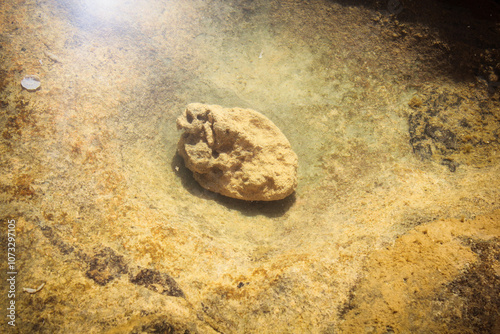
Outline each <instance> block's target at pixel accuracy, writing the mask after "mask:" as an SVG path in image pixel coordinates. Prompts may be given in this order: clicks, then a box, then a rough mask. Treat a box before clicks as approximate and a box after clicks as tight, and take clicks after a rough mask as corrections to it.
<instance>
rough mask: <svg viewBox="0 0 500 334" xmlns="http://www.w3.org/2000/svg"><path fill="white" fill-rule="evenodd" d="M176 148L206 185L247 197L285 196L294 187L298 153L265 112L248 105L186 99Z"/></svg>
mask: <svg viewBox="0 0 500 334" xmlns="http://www.w3.org/2000/svg"><path fill="white" fill-rule="evenodd" d="M177 128H178V129H179V130H181V129H182V130H184V133H183V134H182V135H181V138H180V140H179V143H178V147H177V150H178V152H179V154H180V155H181V156H182V157H183V158H184V162H185V164H186V167H187V168H189V169H190V170H191V171H192V172H193V175H194V178H195V179H196V181H198V183H199V184H200V185H201V186H202V187H203V188H205V189H208V190H211V191H214V192H217V193H220V194H222V195H225V196H228V197H232V198H238V199H243V200H248V201H273V200H279V199H283V198H285V197H287V196H288V195H290V194H291V193H293V191H294V190H295V188H296V186H297V155H296V154H295V153H294V152H293V151H292V148H291V146H290V143H289V142H288V140H287V139H286V137H285V135H284V134H283V133H282V132H281V131H280V130H279V129H278V128H277V127H276V125H274V123H273V122H271V121H270V120H269V119H268V118H267V117H265V116H264V115H262V114H260V113H258V112H257V111H254V110H251V109H241V108H223V107H221V106H217V105H205V104H200V103H192V104H189V105H188V106H187V108H186V110H185V111H184V113H183V115H182V116H180V117H179V118H178V119H177Z"/></svg>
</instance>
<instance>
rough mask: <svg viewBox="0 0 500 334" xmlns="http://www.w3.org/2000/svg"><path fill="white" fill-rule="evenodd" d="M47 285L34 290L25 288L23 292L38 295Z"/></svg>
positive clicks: (41, 285)
mask: <svg viewBox="0 0 500 334" xmlns="http://www.w3.org/2000/svg"><path fill="white" fill-rule="evenodd" d="M44 285H45V282H44V283H42V284H40V286H39V287H38V288H36V289H32V288H23V291H24V292H27V293H37V292H38V291H40V290H42V288H43V287H44Z"/></svg>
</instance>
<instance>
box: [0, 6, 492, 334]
mask: <svg viewBox="0 0 500 334" xmlns="http://www.w3.org/2000/svg"><path fill="white" fill-rule="evenodd" d="M393 5H394V4H393ZM0 8H1V9H2V11H1V13H2V19H3V20H2V23H1V24H2V31H3V32H2V34H1V40H0V42H1V46H2V49H1V50H2V62H3V64H4V66H3V70H2V72H1V87H2V93H1V94H2V95H1V98H2V101H1V104H0V106H1V108H2V109H1V110H2V116H1V117H2V118H1V122H2V125H3V130H2V131H3V137H2V146H1V147H2V171H3V173H2V179H1V184H2V190H3V191H2V201H3V202H2V212H4V218H3V220H5V221H7V220H9V219H10V220H16V222H17V240H18V247H17V248H16V252H17V254H18V257H17V266H18V267H19V268H22V270H21V269H20V270H19V274H18V276H17V279H18V282H19V283H18V289H20V287H22V286H25V287H28V286H29V287H33V288H34V287H37V286H39V285H40V284H41V283H42V282H45V283H46V285H45V286H44V287H43V289H42V290H41V291H39V292H37V293H34V294H27V293H18V295H17V297H16V302H17V305H18V309H17V321H18V322H17V324H18V326H17V328H18V329H19V330H21V332H36V331H40V332H50V333H55V332H66V333H67V332H75V328H79V330H81V329H84V330H85V331H88V332H91V333H102V332H106V331H109V332H120V333H122V332H127V333H128V332H130V333H135V332H140V331H142V332H148V333H149V332H154V330H156V331H157V332H158V331H160V332H161V330H163V331H165V332H169V330H170V332H175V333H177V332H179V333H186V332H190V333H191V332H193V333H195V332H200V333H215V332H222V333H253V332H257V331H258V332H265V333H305V332H308V333H333V332H340V333H344V332H345V333H353V332H360V333H361V332H363V333H364V332H373V333H383V332H391V331H393V332H394V331H396V332H425V331H433V330H438V331H443V330H445V331H450V332H453V331H455V332H457V333H459V332H464V330H476V329H477V328H478V327H477V326H479V325H477V321H476V322H474V321H475V320H474V319H473V320H474V321H473V320H470V321H468V319H465V320H463V323H459V324H458V325H457V321H456V319H455V318H453V317H454V314H455V313H456V312H465V313H467V312H466V310H468V309H467V307H468V306H467V305H469V304H471V303H472V302H471V298H469V297H470V296H469V297H468V295H466V294H465V293H462V294H460V293H457V294H458V295H459V296H460V298H462V299H460V300H458V299H457V300H455V301H451V302H450V304H449V305H448V304H447V305H446V306H435V308H434V309H432V308H431V309H429V308H428V306H427V304H428V303H424V302H422V301H428V302H429V303H431V304H432V305H435V301H436V300H439V298H438V297H439V296H440V295H443V294H448V293H449V292H448V290H446V289H451V288H450V286H455V285H456V286H461V285H460V284H459V283H456V282H460V279H461V278H462V277H469V276H470V275H472V274H477V275H479V276H481V275H482V276H481V277H483V276H484V277H486V279H484V280H483V281H484V282H485V283H483V284H479V285H478V287H477V291H476V290H474V291H475V292H474V294H479V295H482V294H484V295H486V294H489V293H491V291H496V292H498V285H497V284H496V283H495V282H496V281H495V280H498V279H497V278H496V279H495V278H494V277H495V276H494V275H493V274H492V272H496V271H495V270H497V269H498V266H500V264H499V263H498V257H497V258H496V259H497V260H491V259H493V258H495V256H494V254H497V252H498V236H499V235H498V232H499V231H498V226H500V225H499V224H498V212H497V213H495V211H494V210H496V209H498V208H499V177H498V175H499V166H500V165H499V154H500V151H499V138H500V132H499V129H500V108H499V95H498V94H499V92H498V87H497V85H496V82H497V81H498V77H497V76H498V75H499V74H500V72H499V71H500V70H499V67H498V66H499V64H498V59H500V58H499V57H496V56H498V55H497V53H498V45H499V42H500V40H499V35H498V32H499V31H498V29H499V26H498V24H496V23H495V22H494V21H491V20H489V21H478V18H477V17H471V16H470V15H468V11H467V8H462V7H450V6H449V5H446V4H443V3H441V2H438V3H432V4H425V5H422V6H421V7H420V6H418V5H416V4H406V5H402V10H401V11H399V10H396V11H395V9H394V8H393V7H388V6H387V5H386V4H372V3H366V4H364V5H361V4H360V3H359V2H352V3H349V2H348V1H340V2H335V1H308V2H302V1H278V2H273V1H271V2H268V1H235V2H232V3H226V2H223V1H201V0H200V1H182V2H181V1H146V0H144V1H135V2H112V1H90V0H88V1H83V0H82V1H76V0H75V1H69V2H68V1H52V0H46V1H23V2H18V3H16V2H11V3H6V4H3V5H1V7H0ZM397 8H400V7H397ZM450 14H453V15H450ZM443 17H446V19H443ZM457 22H462V23H463V22H467V24H469V28H465V25H459V24H457ZM454 29H455V30H454ZM456 35H458V36H460V38H457V37H456ZM479 35H480V36H481V37H477V36H479ZM478 55H479V56H478ZM31 74H36V75H38V76H39V77H40V79H41V83H42V86H41V88H40V89H38V90H37V91H35V92H28V91H25V90H22V87H21V86H20V81H21V80H22V78H23V77H24V76H25V75H31ZM457 101H458V102H457ZM191 102H202V103H207V104H218V105H222V106H225V107H244V108H251V109H254V110H257V111H259V112H261V113H263V114H264V115H266V116H267V117H268V118H269V119H271V120H272V121H273V122H274V123H275V124H276V125H277V126H278V127H279V128H280V129H281V130H282V131H283V133H284V134H285V135H286V136H287V138H288V139H289V141H290V142H291V144H292V147H293V149H294V151H295V152H296V153H297V155H298V157H299V171H298V173H299V185H298V188H297V190H296V192H295V194H293V195H292V196H290V197H289V198H287V199H284V200H281V201H277V202H271V203H252V202H244V201H240V200H234V199H229V198H225V197H223V196H221V195H218V194H214V193H211V192H209V191H207V190H204V189H203V188H201V187H200V186H199V185H198V184H197V183H196V181H195V180H194V179H193V178H192V175H191V172H190V171H189V170H187V169H186V168H185V167H184V164H183V161H182V159H181V158H180V157H179V156H177V155H176V145H177V141H178V139H179V136H180V132H179V131H177V130H176V125H175V120H176V118H177V117H178V116H179V115H180V114H181V112H182V111H183V110H184V108H185V107H186V105H187V104H189V103H191ZM480 215H486V216H481V217H490V218H481V217H480V218H476V217H478V216H480ZM488 215H489V216H488ZM474 218H476V220H474ZM481 219H483V220H481ZM443 221H445V222H446V223H443ZM433 233H434V234H433ZM466 239H467V240H469V241H468V242H466V241H464V240H466ZM5 240H6V236H5V235H2V242H3V241H5ZM470 240H474V242H471V241H470ZM417 244H418V246H416V245H417ZM478 244H480V245H483V246H481V247H483V248H484V249H487V250H488V252H489V253H488V254H490V253H491V254H492V255H491V257H490V258H488V259H489V260H488V261H489V262H488V261H486V260H483V259H482V258H481V256H479V255H477V254H479V253H478V252H477V248H478V247H479V246H477V245H478ZM418 254H420V255H418ZM453 254H460V256H457V257H454V256H453ZM481 264H483V266H481ZM412 265H413V266H412ZM468 268H476V269H474V270H475V271H473V272H472V274H471V271H467V270H469V269H468ZM485 268H490V269H485ZM492 268H493V269H492ZM495 268H496V269H495ZM425 270H428V276H424V278H425V277H431V278H429V279H427V280H424V278H421V279H416V277H417V276H418V272H423V271H425ZM488 270H489V271H488ZM441 272H442V273H441ZM426 273H427V271H426ZM440 273H441V274H440ZM467 275H469V276H467ZM412 277H415V281H412ZM496 277H497V276H496ZM403 281H404V282H405V283H404V287H401V285H402V284H403V283H401V282H403ZM407 281H409V282H410V283H406V282H407ZM376 282H384V284H385V285H384V286H379V285H378V284H377V283H376ZM406 284H407V285H408V286H407V285H406ZM385 286H388V287H391V288H390V289H389V288H384V287H385ZM495 286H497V287H496V288H495ZM2 288H3V289H5V288H6V287H5V286H3V287H2ZM495 289H496V290H495ZM411 291H417V292H411ZM450 291H456V289H455V290H453V289H451V290H450ZM461 291H463V290H461ZM2 293H4V292H3V290H2ZM414 294H416V295H414ZM401 296H404V297H401ZM457 298H458V297H457ZM467 298H469V299H467ZM392 301H394V304H392ZM396 301H397V302H396ZM364 303H365V304H364ZM498 303H499V302H498V301H497V300H496V301H489V304H487V305H486V306H484V305H483V306H484V307H485V308H486V309H493V310H494V309H495V306H498V305H499V304H498ZM387 305H389V306H387ZM411 305H414V306H415V305H416V306H415V307H412V306H411ZM371 307H373V310H372V312H368V311H367V310H368V309H370V308H371ZM471 307H472V306H471ZM436 308H437V309H436ZM497 310H498V308H497ZM437 311H440V312H442V314H444V315H443V317H442V318H441V319H435V318H433V317H429V316H428V315H429V314H434V313H436V312H437ZM454 312H455V313H454ZM491 312H492V314H496V315H498V311H491ZM495 312H496V313H495ZM396 313H397V315H396ZM489 314H490V313H487V312H484V314H481V315H480V316H479V318H480V319H482V322H483V323H485V324H489V323H491V326H490V327H488V328H487V329H488V330H490V329H491V330H492V329H494V328H496V327H495V326H498V324H496V323H495V322H494V320H492V319H493V318H494V316H491V317H490V315H489ZM481 317H482V318H481ZM408 319H418V321H413V322H412V321H409V320H408ZM443 319H445V320H443ZM438 320H439V321H438ZM476 320H477V319H476ZM4 325H5V326H6V327H7V328H8V329H9V330H11V329H12V328H11V327H9V326H8V325H7V324H5V322H4V323H2V326H4ZM415 326H416V327H415ZM436 326H437V327H436ZM439 326H441V327H439ZM453 326H455V327H453ZM460 326H462V327H460ZM484 326H486V325H484Z"/></svg>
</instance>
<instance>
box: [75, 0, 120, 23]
mask: <svg viewBox="0 0 500 334" xmlns="http://www.w3.org/2000/svg"><path fill="white" fill-rule="evenodd" d="M83 1H84V9H85V11H86V13H87V14H89V15H91V16H95V17H97V18H100V19H104V20H111V19H113V18H115V17H117V16H119V15H120V14H121V10H122V9H123V1H120V0H83Z"/></svg>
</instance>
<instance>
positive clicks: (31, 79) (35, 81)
mask: <svg viewBox="0 0 500 334" xmlns="http://www.w3.org/2000/svg"><path fill="white" fill-rule="evenodd" d="M40 84H41V83H40V78H39V77H37V76H36V75H27V76H25V77H24V79H23V80H21V86H23V88H24V89H26V90H28V91H30V92H33V91H35V90H37V89H38V88H39V87H40Z"/></svg>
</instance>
